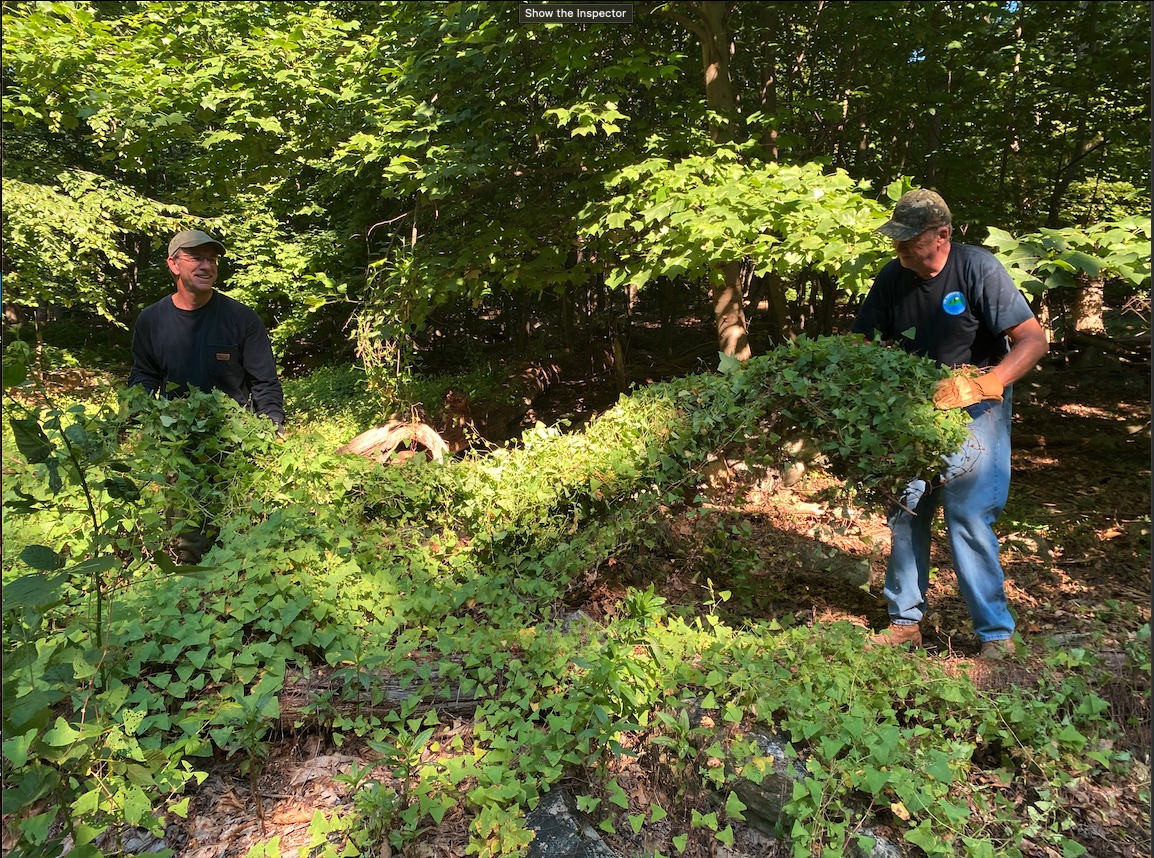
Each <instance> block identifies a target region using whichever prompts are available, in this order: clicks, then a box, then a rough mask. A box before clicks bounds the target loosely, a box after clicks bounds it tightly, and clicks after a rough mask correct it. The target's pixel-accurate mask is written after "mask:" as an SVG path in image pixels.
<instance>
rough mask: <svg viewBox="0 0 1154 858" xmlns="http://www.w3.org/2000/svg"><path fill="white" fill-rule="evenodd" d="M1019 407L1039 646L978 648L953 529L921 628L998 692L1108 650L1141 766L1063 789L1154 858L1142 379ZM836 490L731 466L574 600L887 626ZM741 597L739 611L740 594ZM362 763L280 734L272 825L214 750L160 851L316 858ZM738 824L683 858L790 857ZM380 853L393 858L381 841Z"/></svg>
mask: <svg viewBox="0 0 1154 858" xmlns="http://www.w3.org/2000/svg"><path fill="white" fill-rule="evenodd" d="M568 393H569V399H568V402H569V405H570V408H573V407H574V403H577V404H578V405H579V406H580V407H582V408H586V409H588V410H589V411H590V412H592V411H593V410H595V409H596V406H597V405H599V404H600V405H602V406H604V405H607V404H609V403H611V402H612V401H613V399H615V396H616V394H615V393H614V392H613V391H611V390H607V389H604V388H601V389H598V388H596V387H588V386H586V387H584V388H580V389H578V388H575V387H571V388H570V389H569V391H568ZM1015 400H1016V402H1017V403H1018V405H1017V407H1016V409H1015V417H1014V433H1015V442H1016V449H1015V451H1014V454H1013V467H1014V471H1013V484H1012V487H1011V502H1010V504H1009V506H1008V508H1007V510H1006V513H1005V515H1004V516H1003V518H1002V520H1001V521H1000V522H999V525H998V527H997V529H998V532H999V535H1000V537H1001V539H1002V542H1003V555H1002V556H1003V563H1004V566H1005V570H1006V578H1007V591H1008V594H1009V597H1010V601H1011V603H1012V605H1013V607H1014V609H1015V610H1016V612H1017V616H1018V622H1019V631H1020V633H1021V635H1022V638H1023V639H1024V641H1025V643H1026V646H1027V648H1028V650H1029V652H1028V654H1027V655H1026V656H1025V657H1024V658H1022V659H1018V660H1015V661H1013V662H1002V663H994V662H982V660H980V659H978V658H977V657H976V656H977V651H978V648H979V646H978V641H977V639H976V638H975V637H974V635H973V633H972V630H971V628H970V625H969V619H968V614H967V611H966V608H965V605H964V603H963V602H962V600H961V598H960V596H959V594H958V591H957V588H956V583H955V580H954V577H953V573H952V569H951V561H950V558H949V555H948V551H947V550H946V548H945V544H944V540H938V542H937V544H936V545H935V555H934V563H935V565H936V566H937V567H938V571H937V572H936V573H935V574H934V576H933V579H932V584H931V593H930V604H931V610H930V613H929V615H928V617H927V620H926V621H925V622H924V623H923V630H924V632H925V645H926V649H927V651H928V652H929V653H930V654H931V655H934V656H938V657H944V658H946V659H950V660H956V661H957V663H958V664H966V665H968V666H970V673H971V675H972V676H974V677H976V678H977V680H978V681H979V682H982V683H985V684H987V685H990V686H994V687H1006V686H1007V685H1009V684H1015V683H1016V684H1027V685H1028V684H1031V683H1033V682H1035V681H1036V672H1035V669H1036V666H1037V663H1038V658H1039V656H1040V654H1041V653H1042V652H1043V650H1044V648H1045V646H1046V643H1047V641H1058V642H1065V643H1068V644H1069V645H1071V646H1074V645H1086V646H1093V647H1095V648H1096V649H1097V651H1098V655H1099V656H1100V658H1101V659H1102V669H1101V671H1100V673H1099V676H1098V680H1097V681H1098V687H1097V691H1098V693H1099V695H1100V696H1102V697H1103V698H1104V699H1106V700H1108V701H1109V702H1110V704H1111V714H1112V716H1113V717H1114V719H1115V720H1116V722H1117V723H1118V724H1120V725H1123V726H1124V728H1125V730H1124V734H1123V736H1122V737H1120V739H1119V740H1118V741H1119V742H1121V743H1122V744H1123V745H1124V746H1125V747H1126V748H1127V749H1129V750H1131V751H1132V753H1133V754H1134V758H1135V760H1136V761H1137V764H1136V765H1135V766H1134V768H1133V770H1132V771H1131V773H1130V775H1129V776H1127V777H1121V778H1115V779H1110V778H1109V777H1102V778H1094V779H1080V780H1078V781H1076V782H1075V783H1074V784H1072V785H1070V786H1069V787H1067V788H1066V791H1067V793H1068V794H1067V795H1066V796H1064V801H1065V802H1067V803H1068V804H1069V805H1071V806H1073V807H1074V808H1075V816H1076V820H1075V822H1076V827H1075V828H1074V829H1073V832H1072V835H1073V836H1074V837H1076V839H1078V840H1079V842H1081V843H1082V844H1083V845H1084V846H1086V847H1087V848H1088V849H1089V854H1090V855H1092V856H1096V858H1115V856H1117V858H1133V856H1137V855H1148V854H1149V851H1148V849H1149V842H1150V817H1149V808H1148V807H1145V806H1143V802H1142V801H1141V799H1140V790H1148V789H1149V768H1148V765H1149V736H1150V720H1149V717H1150V712H1149V689H1150V680H1149V677H1148V676H1145V675H1138V674H1137V673H1136V672H1132V671H1128V670H1127V669H1125V667H1124V665H1125V659H1124V656H1123V654H1122V647H1123V645H1124V644H1125V643H1126V642H1127V640H1132V639H1133V638H1134V635H1135V634H1136V632H1137V631H1138V629H1139V628H1140V627H1141V626H1142V624H1144V623H1148V622H1149V620H1150V602H1151V600H1150V572H1149V568H1150V567H1149V562H1150V561H1149V556H1150V555H1149V549H1150V535H1149V514H1150V410H1149V376H1148V375H1144V374H1142V373H1141V372H1137V373H1136V372H1133V371H1119V370H1118V369H1117V367H1116V366H1114V365H1108V366H1107V367H1106V368H1104V369H1102V368H1098V369H1088V368H1086V367H1078V366H1065V365H1061V364H1058V365H1051V366H1050V367H1049V368H1048V369H1047V370H1046V371H1044V372H1041V373H1036V374H1035V375H1033V376H1031V377H1030V379H1029V380H1028V381H1027V382H1024V383H1021V384H1019V386H1018V390H1017V391H1016V396H1015ZM570 413H572V411H571V412H570ZM534 417H537V415H534ZM836 488H837V483H836V481H835V480H833V479H831V478H830V477H828V476H826V475H824V474H822V473H820V472H816V473H813V472H811V473H809V474H807V475H806V476H805V477H803V478H802V480H801V481H800V482H798V483H797V484H796V485H793V486H791V487H789V488H784V487H782V486H781V485H780V481H779V480H778V481H775V480H773V479H772V478H771V479H765V478H755V477H754V476H752V475H748V474H745V475H742V474H738V475H737V476H736V477H735V478H734V479H732V480H729V481H724V482H722V483H721V484H719V485H717V486H714V487H712V488H711V489H709V490H708V491H707V495H708V502H707V505H706V506H707V514H705V515H700V514H698V515H696V516H694V517H693V518H692V519H690V518H686V517H680V516H675V517H672V518H671V519H670V521H669V522H668V535H669V539H668V540H667V541H666V542H665V546H666V547H665V548H664V549H663V550H661V551H658V552H654V553H652V554H650V555H647V556H641V557H638V556H632V557H629V558H626V557H621V558H614V559H612V560H611V561H609V562H608V563H607V564H605V565H604V566H603V567H602V568H600V569H598V570H597V574H596V575H595V576H594V577H593V578H592V579H591V581H592V583H591V585H590V586H588V587H585V588H583V589H581V590H579V591H576V590H575V591H574V592H573V598H572V603H571V604H570V605H568V606H567V607H568V608H569V609H570V610H581V611H583V612H585V613H586V614H587V615H589V616H590V617H592V618H594V619H600V620H603V621H609V620H611V616H612V613H613V610H614V605H615V604H616V601H617V600H618V599H619V598H620V597H621V596H622V595H623V594H624V593H625V592H626V590H627V588H628V587H630V586H648V584H649V583H650V582H652V583H654V584H655V585H656V587H657V589H658V590H659V591H660V592H661V594H662V595H665V596H666V597H667V598H669V599H670V601H671V602H689V603H692V602H693V601H694V600H697V601H698V603H700V599H701V596H702V594H703V593H704V590H703V589H702V587H703V578H704V577H705V575H706V574H707V575H710V576H712V577H713V579H714V585H715V586H716V587H717V588H718V589H720V588H722V587H726V586H731V587H733V588H734V591H735V594H736V595H735V598H734V599H733V601H732V603H731V605H730V607H731V608H732V610H733V611H734V616H733V619H734V620H735V621H738V622H739V621H740V618H741V614H742V613H743V612H744V613H746V614H748V615H750V616H753V615H760V616H775V617H781V618H787V617H792V621H794V622H800V623H807V624H812V623H822V624H827V623H830V622H833V621H836V620H848V621H849V622H852V623H856V624H858V625H861V626H864V627H872V628H881V627H884V625H885V623H886V620H887V618H886V611H885V605H884V602H883V601H882V599H881V598H880V590H881V582H882V579H883V577H884V574H885V556H886V553H887V550H888V531H887V529H886V525H885V521H884V519H883V518H882V517H881V515H880V514H879V512H878V511H877V510H862V509H854V508H852V507H850V508H849V509H848V515H849V517H848V518H847V517H845V516H846V513H847V510H846V509H845V508H844V507H843V506H842V505H841V503H840V502H838V501H836V500H835V498H834V495H835V491H834V490H835V489H836ZM722 520H724V522H725V523H726V526H731V525H732V524H734V523H737V522H740V523H743V524H744V525H745V526H746V527H748V532H747V536H746V537H745V538H744V539H743V541H742V547H741V558H742V559H743V565H742V564H739V565H742V568H743V569H744V570H745V571H744V572H743V573H742V574H741V575H738V576H735V577H734V579H733V580H730V581H726V580H723V579H722V578H723V576H722V573H719V571H718V565H717V558H716V556H715V554H716V552H715V551H713V550H712V549H711V546H710V542H709V539H710V535H711V534H713V533H716V530H717V526H718V522H719V521H722ZM703 573H704V574H703ZM867 583H868V586H866V587H862V586H858V584H867ZM742 588H743V589H742ZM742 594H744V595H745V597H746V598H745V601H744V603H743V602H742V599H740V598H738V596H741V595H742ZM911 657H916V656H912V655H911ZM471 728H472V725H471V722H469V721H468V720H457V721H455V722H454V723H453V725H452V726H451V727H449V728H446V729H447V730H448V732H451V733H454V734H459V735H462V736H466V737H467V736H469V735H470V734H471ZM441 738H443V737H441ZM370 758H371V753H367V752H366V750H365V749H364V748H362V747H358V746H357V745H356V744H355V743H353V744H345V745H344V746H342V747H338V746H336V745H334V744H333V742H332V740H331V737H330V736H327V735H322V734H317V733H311V734H308V733H306V734H300V735H287V736H284V737H283V738H282V739H281V741H280V742H278V743H277V744H276V745H275V746H274V747H273V748H272V749H271V751H270V754H269V757H268V762H267V764H266V766H265V768H264V771H263V774H262V776H261V778H260V780H259V782H258V784H257V791H258V792H259V794H260V805H261V810H262V811H263V814H264V817H263V819H261V818H260V817H259V816H258V814H257V809H256V802H255V801H254V796H253V795H252V784H251V783H250V781H249V779H248V778H246V777H242V776H241V775H240V774H239V764H240V760H239V759H235V758H234V759H231V760H228V759H224V758H222V757H219V756H218V758H216V759H214V760H212V761H211V762H209V761H206V762H209V765H208V768H207V771H208V772H209V777H208V779H207V780H206V781H205V783H204V784H203V785H201V786H200V787H199V789H197V790H196V791H195V792H194V794H193V799H192V802H191V804H190V809H189V815H188V818H187V819H186V820H183V821H179V822H177V823H175V824H174V825H173V826H171V827H170V829H169V833H168V836H167V837H166V838H165V843H164V844H163V845H165V846H168V847H171V848H174V849H176V852H177V854H178V855H180V856H182V858H233V856H245V855H247V854H248V853H249V850H250V849H251V848H252V847H253V846H254V845H256V844H259V843H261V842H268V841H270V840H272V839H273V838H279V849H280V855H281V856H282V858H305V856H307V855H309V854H310V848H309V842H308V829H309V825H310V822H311V821H312V819H313V817H314V814H315V813H317V812H318V811H320V812H323V813H326V814H328V813H330V812H332V811H334V810H336V809H337V808H340V807H347V806H348V804H349V802H350V801H351V797H350V796H349V794H348V793H347V791H346V787H345V786H344V785H342V784H341V783H338V782H336V781H334V780H333V777H334V776H335V775H337V774H338V773H341V772H347V771H348V770H349V768H350V766H351V764H353V763H354V762H360V763H363V762H364V761H365V760H367V759H370ZM975 773H976V774H975V776H977V777H988V776H987V775H986V774H985V773H981V772H979V771H978V770H977V769H975ZM614 774H615V775H616V776H617V777H618V781H619V783H621V784H622V785H623V786H625V787H626V789H627V791H628V792H629V793H630V796H631V804H634V803H636V804H637V805H638V806H647V803H648V800H649V799H651V798H652V799H653V800H657V801H660V800H661V798H662V796H663V795H664V791H665V790H666V789H667V788H668V787H669V784H666V783H662V780H661V777H660V774H659V773H658V772H656V771H653V770H647V769H646V768H645V767H644V766H643V765H642V764H641V763H639V762H638V761H637V760H627V761H626V762H622V763H621V764H620V771H617V772H615V773H614ZM467 826H468V819H467V817H466V816H465V815H464V813H463V812H462V811H461V810H460V809H456V810H454V811H451V812H450V813H449V814H448V815H446V816H445V818H444V820H443V821H442V823H441V824H440V825H439V826H437V827H436V828H435V829H430V830H427V831H425V832H424V833H423V834H422V835H421V837H420V838H419V840H418V841H417V842H416V843H414V844H412V845H410V847H409V848H408V850H407V851H406V853H405V854H406V856H408V858H459V856H464V855H465V849H466V846H467V844H468V828H467ZM735 833H736V839H735V842H734V844H733V848H732V849H726V848H725V847H720V846H719V845H718V844H716V843H715V842H714V843H713V844H712V848H710V846H709V845H708V844H706V843H705V842H704V841H703V842H699V843H695V842H693V841H691V842H690V843H689V844H688V846H687V849H686V851H685V853H683V854H687V855H708V854H712V855H713V856H723V858H724V856H726V855H727V854H728V856H729V858H737V856H742V855H747V856H767V858H773V856H776V855H785V854H788V853H787V849H786V847H785V846H783V845H782V844H780V843H778V842H776V841H774V840H773V839H772V838H769V837H767V836H765V835H763V834H761V833H759V832H757V831H755V830H753V829H751V828H747V827H741V828H738V829H735ZM880 833H882V834H884V833H885V832H884V829H883V830H882V831H881V832H880ZM655 834H657V835H659V834H660V829H657V831H656V832H655V831H654V826H652V825H647V826H646V827H645V828H644V829H643V835H644V838H637V837H630V836H627V832H626V835H622V834H618V835H617V836H606V840H607V842H608V843H609V845H610V846H611V847H613V848H614V849H615V850H616V851H617V852H618V854H621V855H640V854H648V855H652V854H653V850H655V849H656V850H659V851H661V852H663V853H664V854H667V855H668V854H673V853H675V850H674V849H673V847H672V846H671V845H670V844H669V842H668V841H667V840H666V841H663V842H659V841H655V840H654V839H653V838H654V836H655ZM158 845H159V844H158ZM1023 848H1024V849H1026V850H1027V854H1031V855H1033V854H1036V855H1047V854H1055V853H1051V852H1047V851H1045V850H1043V849H1042V848H1038V849H1037V850H1033V849H1031V848H1030V845H1029V844H1023ZM381 855H382V856H383V858H389V855H390V850H389V849H388V847H387V846H386V847H384V849H383V850H382V852H381Z"/></svg>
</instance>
